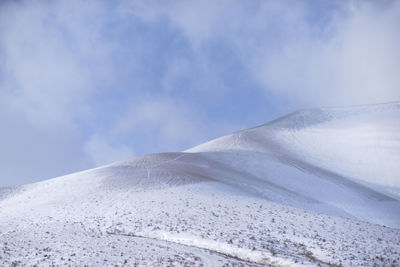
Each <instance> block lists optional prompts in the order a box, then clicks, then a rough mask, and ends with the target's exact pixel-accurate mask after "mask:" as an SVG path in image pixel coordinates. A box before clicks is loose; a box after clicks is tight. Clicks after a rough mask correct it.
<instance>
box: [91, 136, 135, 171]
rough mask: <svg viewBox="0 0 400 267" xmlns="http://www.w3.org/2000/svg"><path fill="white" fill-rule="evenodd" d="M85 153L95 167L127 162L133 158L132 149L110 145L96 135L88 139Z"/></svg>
mask: <svg viewBox="0 0 400 267" xmlns="http://www.w3.org/2000/svg"><path fill="white" fill-rule="evenodd" d="M85 152H86V153H87V154H88V155H89V156H90V158H92V159H93V160H94V164H95V165H96V166H101V165H105V164H109V163H112V162H115V161H119V160H127V159H129V158H132V157H133V156H134V153H133V151H132V149H131V148H129V147H128V146H125V145H110V144H109V143H108V140H105V139H104V138H102V137H100V136H97V135H93V136H91V137H90V138H89V141H88V142H87V143H86V144H85Z"/></svg>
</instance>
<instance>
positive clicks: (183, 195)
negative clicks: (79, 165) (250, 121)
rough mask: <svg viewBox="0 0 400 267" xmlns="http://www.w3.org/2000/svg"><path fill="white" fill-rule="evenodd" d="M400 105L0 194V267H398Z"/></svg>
mask: <svg viewBox="0 0 400 267" xmlns="http://www.w3.org/2000/svg"><path fill="white" fill-rule="evenodd" d="M399 162H400V103H388V104H379V105H369V106H357V107H348V108H321V109H311V110H303V111H298V112H295V113H292V114H289V115H287V116H285V117H282V118H280V119H277V120H275V121H272V122H270V123H267V124H264V125H261V126H259V127H255V128H252V129H247V130H243V131H239V132H236V133H233V134H230V135H227V136H223V137H221V138H218V139H215V140H212V141H210V142H207V143H205V144H202V145H199V146H197V147H194V148H192V149H189V150H187V151H185V152H175V153H161V154H154V155H147V156H142V157H137V158H134V159H132V160H128V161H124V162H118V163H114V164H111V165H107V166H104V167H100V168H96V169H92V170H87V171H84V172H79V173H75V174H70V175H66V176H63V177H58V178H54V179H50V180H47V181H43V182H39V183H35V184H29V185H23V186H19V187H14V188H0V244H1V246H2V247H3V248H2V249H1V250H0V265H2V266H3V265H6V266H7V265H39V266H40V265H42V266H48V265H66V266H83V265H90V266H104V265H110V266H111V265H112V266H115V265H117V266H123V265H127V266H132V265H145V266H169V265H174V266H176V265H185V266H188V265H189V266H190V265H193V266H202V265H203V266H204V265H205V266H232V265H234V266H237V265H238V266H242V265H246V266H260V265H267V266H296V265H321V266H340V265H344V266H349V265H356V266H358V265H365V266H371V265H374V264H375V265H382V266H390V265H393V266H397V265H399V264H400V164H399Z"/></svg>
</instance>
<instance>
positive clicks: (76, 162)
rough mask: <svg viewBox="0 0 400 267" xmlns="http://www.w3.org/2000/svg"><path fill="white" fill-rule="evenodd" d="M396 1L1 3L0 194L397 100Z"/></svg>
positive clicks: (399, 38) (399, 17) (399, 15)
mask: <svg viewBox="0 0 400 267" xmlns="http://www.w3.org/2000/svg"><path fill="white" fill-rule="evenodd" d="M398 25H400V4H399V1H306V0H304V1H261V0H260V1H257V0H254V1H235V0H232V1H225V0H221V1H90V0H89V1H75V0H72V1H39V0H37V1H3V2H2V3H1V4H0V123H1V125H2V127H1V130H2V131H1V132H0V137H1V138H0V148H1V149H0V186H6V185H15V184H23V183H30V182H35V181H39V180H43V179H46V178H51V177H55V176H59V175H63V174H67V173H71V172H75V171H78V170H83V169H87V168H91V167H95V166H100V165H102V164H106V163H110V162H113V161H117V160H122V159H128V158H130V157H134V156H139V155H143V154H147V153H155V152H163V151H180V150H184V149H187V148H189V147H191V146H194V145H196V144H199V143H202V142H204V141H207V140H209V139H212V138H216V137H218V136H221V135H224V134H228V133H230V132H232V131H236V130H240V129H243V128H247V127H252V126H255V125H258V124H262V123H265V122H267V121H269V120H272V119H274V118H276V117H278V116H282V115H284V114H286V113H289V112H291V111H293V110H295V109H300V108H307V107H318V106H337V105H353V104H366V103H377V102H388V101H394V100H399V99H400V75H399V73H398V72H399V69H400V52H399V49H398V47H400V33H399V29H398Z"/></svg>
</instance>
